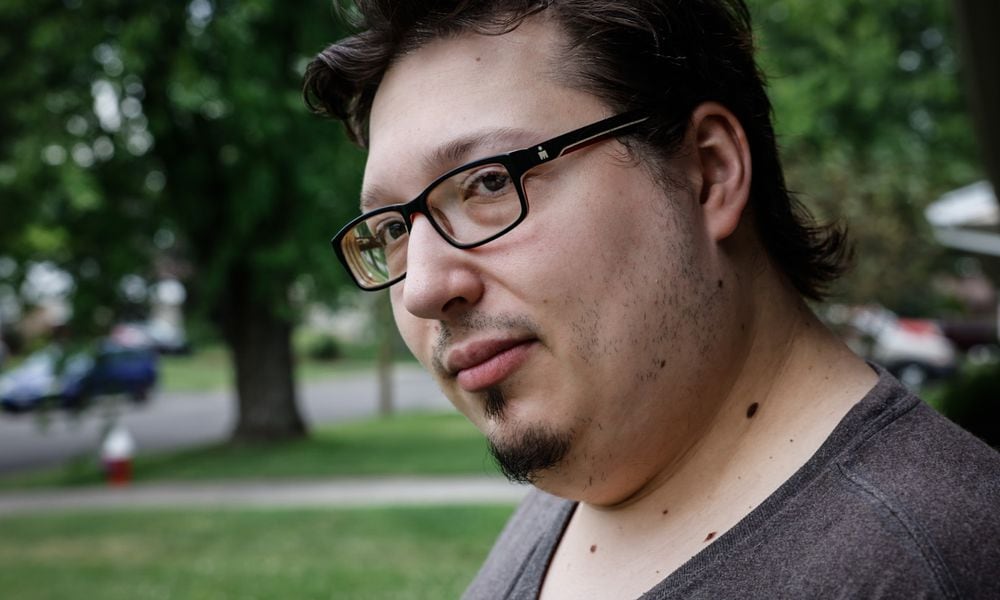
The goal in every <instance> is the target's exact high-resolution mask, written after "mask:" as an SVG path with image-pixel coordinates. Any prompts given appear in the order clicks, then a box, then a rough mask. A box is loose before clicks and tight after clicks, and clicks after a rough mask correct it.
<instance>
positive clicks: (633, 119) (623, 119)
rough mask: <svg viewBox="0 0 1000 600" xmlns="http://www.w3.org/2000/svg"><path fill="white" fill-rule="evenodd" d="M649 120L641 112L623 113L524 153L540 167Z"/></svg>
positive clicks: (563, 135)
mask: <svg viewBox="0 0 1000 600" xmlns="http://www.w3.org/2000/svg"><path fill="white" fill-rule="evenodd" d="M648 118H649V116H648V115H646V114H644V113H643V112H641V111H630V112H626V113H622V114H620V115H615V116H613V117H608V118H607V119H604V120H601V121H598V122H597V123H592V124H590V125H587V126H586V127H581V128H580V129H575V130H573V131H570V132H568V133H564V134H562V135H559V136H556V137H554V138H552V139H550V140H548V141H545V142H542V143H541V144H539V145H537V146H534V147H532V148H525V149H524V150H523V151H522V152H525V153H526V154H528V155H529V156H530V157H531V159H532V160H531V162H533V163H534V164H536V165H539V164H542V163H544V162H548V161H550V160H554V159H556V158H559V157H560V156H563V155H565V154H569V153H570V152H575V151H577V150H580V149H583V148H586V147H587V146H589V145H591V144H596V143H597V142H600V141H601V140H604V139H606V138H608V137H609V136H612V135H614V134H616V133H618V132H620V131H622V130H623V129H626V128H628V127H631V126H633V125H638V124H639V123H642V122H643V121H645V120H646V119H648Z"/></svg>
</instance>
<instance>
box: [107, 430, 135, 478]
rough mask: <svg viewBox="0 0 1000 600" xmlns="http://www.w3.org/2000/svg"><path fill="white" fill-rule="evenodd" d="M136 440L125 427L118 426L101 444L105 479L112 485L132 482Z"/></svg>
mask: <svg viewBox="0 0 1000 600" xmlns="http://www.w3.org/2000/svg"><path fill="white" fill-rule="evenodd" d="M134 454H135V440H134V439H133V438H132V434H131V433H129V432H128V429H125V428H124V427H123V426H121V425H118V424H116V425H115V426H114V427H112V428H111V431H109V432H108V435H107V436H106V437H105V438H104V443H103V444H101V463H102V464H103V465H104V478H105V481H107V482H108V483H109V484H110V485H126V484H127V483H128V482H129V481H131V480H132V456H133V455H134Z"/></svg>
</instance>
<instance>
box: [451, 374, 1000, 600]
mask: <svg viewBox="0 0 1000 600" xmlns="http://www.w3.org/2000/svg"><path fill="white" fill-rule="evenodd" d="M877 370H878V372H879V381H878V383H877V384H876V385H875V387H874V388H872V390H871V391H870V392H869V393H868V394H867V395H866V396H865V397H864V398H863V399H862V400H861V401H860V402H859V403H858V404H856V405H855V406H854V407H853V408H852V409H851V410H850V411H849V412H848V414H847V415H846V416H845V417H844V418H843V420H842V421H841V422H840V423H839V424H838V426H837V427H836V428H835V429H834V430H833V432H832V433H831V434H830V436H829V437H828V438H827V440H826V441H825V442H824V443H823V445H822V446H821V447H820V449H819V450H818V451H817V452H816V453H815V454H814V455H813V456H812V457H811V458H810V459H809V461H808V462H807V463H806V464H805V465H803V466H802V467H801V468H800V469H799V470H798V471H797V472H796V473H795V474H794V475H793V476H792V477H791V478H789V479H788V480H787V481H786V482H785V483H784V484H782V485H781V487H779V488H778V489H777V490H776V491H775V492H774V493H773V494H771V496H769V497H768V498H767V499H766V500H765V501H764V502H763V503H762V504H761V505H760V506H758V507H757V508H756V509H754V510H753V511H752V512H751V513H750V514H748V515H747V516H746V517H744V518H743V519H742V520H741V521H740V522H739V523H737V524H736V525H735V526H734V527H733V528H732V529H730V530H729V531H727V532H726V533H724V534H723V535H721V536H720V537H719V538H718V539H717V540H716V541H715V542H714V543H712V544H710V545H709V546H707V547H706V548H705V549H704V550H702V551H701V552H699V553H698V554H697V555H695V556H694V557H693V558H691V559H690V560H689V561H688V562H686V563H685V564H683V565H682V566H681V567H680V568H678V569H677V570H676V571H674V572H673V573H672V574H670V575H669V576H667V577H666V578H665V579H664V580H663V581H661V582H660V583H659V584H657V585H656V586H655V587H653V588H652V589H651V590H649V591H648V592H646V593H645V594H643V595H642V597H641V599H642V600H666V599H680V598H684V599H700V598H705V599H709V598H711V599H720V598H740V599H741V600H744V599H746V600H749V599H755V598H760V599H768V600H773V599H775V598H991V599H1000V454H998V453H997V452H996V451H995V450H994V449H992V448H990V447H989V446H987V445H986V444H984V443H983V442H981V441H980V440H978V439H976V438H975V437H973V436H972V435H971V434H969V433H968V432H966V431H964V430H963V429H961V428H959V427H958V426H957V425H955V424H953V423H952V422H950V421H948V420H947V419H945V418H944V417H942V416H941V415H939V414H938V413H937V412H935V411H934V410H933V409H931V408H930V407H928V406H927V405H926V404H924V403H923V402H921V401H920V400H919V399H918V398H917V397H915V396H914V395H913V394H911V393H910V392H909V391H908V390H907V389H906V388H904V387H903V386H902V384H900V383H899V382H898V381H897V380H896V379H895V378H894V377H892V376H891V375H889V374H888V373H887V372H886V371H884V370H882V369H877ZM575 508H576V503H575V502H572V501H569V500H565V499H562V498H557V497H555V496H552V495H549V494H546V493H544V492H542V491H539V490H532V492H531V493H530V494H529V495H528V497H527V498H526V499H525V500H524V501H523V503H522V504H521V505H520V507H519V508H518V509H517V511H516V512H515V513H514V515H513V516H512V517H511V519H510V521H509V522H508V523H507V526H506V527H505V529H504V531H503V532H502V533H501V534H500V537H499V539H498V540H497V542H496V545H495V546H494V547H493V550H492V551H491V552H490V555H489V557H488V558H487V559H486V563H485V564H484V565H483V567H482V569H481V570H480V572H479V574H478V575H477V576H476V578H475V580H474V581H473V582H472V584H471V585H470V587H469V588H468V590H466V593H465V595H464V596H463V599H464V600H486V599H490V600H493V599H506V600H534V599H536V598H537V597H538V594H539V590H540V589H541V585H542V582H543V580H544V577H545V572H546V570H547V569H548V565H549V562H550V561H551V559H552V556H553V554H554V552H555V550H556V547H557V546H558V543H559V540H560V538H561V537H562V534H563V531H564V530H565V528H566V525H567V524H568V522H569V519H570V517H571V516H572V514H573V510H574V509H575Z"/></svg>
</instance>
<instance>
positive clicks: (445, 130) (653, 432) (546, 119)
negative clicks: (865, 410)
mask: <svg viewBox="0 0 1000 600" xmlns="http://www.w3.org/2000/svg"><path fill="white" fill-rule="evenodd" d="M558 40H559V37H558V35H557V31H556V29H555V28H554V27H553V26H552V25H551V24H549V23H546V22H539V21H537V20H536V21H529V22H526V23H525V24H524V25H522V26H521V27H520V28H518V29H517V30H515V31H514V32H512V33H509V34H506V35H502V36H480V35H471V34H470V35H463V36H459V37H455V38H450V39H445V40H438V41H435V42H433V43H431V44H429V45H427V46H425V47H423V48H421V49H419V50H417V51H415V52H413V53H411V54H408V55H405V56H403V57H401V58H400V59H399V60H398V61H397V62H396V63H395V64H394V65H393V66H392V67H391V68H390V69H389V71H388V72H387V73H386V76H385V78H384V80H383V82H382V84H381V86H380V88H379V91H378V94H377V96H376V98H375V102H374V106H373V110H372V114H371V126H370V153H369V158H368V164H367V168H366V172H365V183H364V187H365V191H366V193H367V194H368V195H369V196H372V197H377V198H378V199H379V204H383V203H400V202H404V201H407V200H410V199H411V198H413V197H415V196H416V195H417V194H418V193H419V192H420V191H421V190H422V189H423V188H424V187H426V186H427V185H428V184H429V183H430V182H431V181H432V180H433V179H435V177H437V176H438V175H440V174H441V173H443V172H445V171H447V170H448V169H451V168H454V167H456V166H459V165H461V164H463V163H465V162H468V161H470V160H474V159H477V158H482V157H485V156H490V155H494V154H498V153H502V152H506V151H509V150H513V149H516V148H523V147H527V146H530V145H532V144H535V143H538V142H540V141H543V140H546V139H548V138H550V137H553V136H555V135H558V134H561V133H564V132H566V131H569V130H572V129H575V128H577V127H580V126H583V125H586V124H589V123H592V122H594V121H597V120H599V119H601V118H604V117H607V116H610V114H611V113H610V111H609V109H608V108H607V107H606V106H604V104H603V103H602V102H601V101H599V100H598V99H597V98H595V97H594V96H592V95H590V94H587V93H585V92H581V91H578V90H574V89H570V88H569V87H567V86H566V85H565V84H561V83H559V82H557V80H556V78H555V77H553V75H552V73H553V69H555V68H557V67H558V65H557V64H556V63H557V60H556V59H557V58H558V50H557V43H558ZM690 162H691V161H690V160H684V159H679V160H678V161H677V165H676V168H674V169H673V171H672V173H673V174H675V175H676V176H677V178H678V179H679V180H680V181H681V185H678V186H676V187H677V188H678V189H677V190H676V191H671V192H665V191H664V189H663V188H662V186H660V185H658V184H657V183H656V182H655V181H654V180H653V178H652V177H651V176H650V175H649V170H647V169H645V168H643V167H642V166H640V165H639V164H638V162H637V161H636V160H635V158H634V157H633V156H631V155H630V154H629V153H628V152H627V151H626V149H625V148H624V147H623V146H622V145H621V144H620V143H619V142H617V141H615V140H609V141H605V142H602V143H600V144H597V145H594V146H591V147H589V148H586V149H584V150H581V151H578V152H575V153H572V154H570V155H567V156H565V157H562V158H559V159H558V160H555V161H553V162H551V163H547V164H546V165H543V166H542V167H539V168H537V169H536V170H534V171H531V172H530V173H529V176H528V178H527V179H526V181H525V189H526V193H527V197H528V203H529V212H528V216H527V218H526V220H525V221H524V222H523V223H521V224H520V225H518V226H517V228H515V229H514V230H512V231H511V232H509V233H508V234H506V235H505V236H503V237H501V238H499V239H497V240H495V241H492V242H490V243H489V244H486V245H485V246H481V247H479V248H475V249H472V250H460V249H457V248H454V247H452V246H450V245H449V244H448V243H447V242H445V240H443V239H442V238H441V237H440V236H439V235H438V234H437V233H436V232H435V231H434V230H433V228H432V227H431V225H430V223H428V221H427V219H426V218H425V217H423V216H421V215H418V216H416V217H415V219H414V223H413V228H412V231H411V233H410V240H409V246H408V258H407V276H406V279H404V280H403V281H402V282H400V283H398V284H396V285H395V286H393V288H392V289H391V294H392V305H393V310H394V313H395V317H396V322H397V324H398V325H399V329H400V331H401V333H402V335H403V338H404V339H405V341H406V343H407V345H408V346H409V348H410V349H411V350H412V351H413V353H414V354H415V355H416V356H417V358H418V359H419V360H420V361H421V362H422V363H423V364H424V365H425V366H426V367H427V368H428V369H430V370H431V371H432V373H433V374H434V375H435V377H436V378H437V380H438V382H439V384H440V386H441V388H442V389H443V390H444V392H445V394H446V395H447V396H448V397H449V399H450V400H451V401H452V402H453V403H454V404H455V406H456V407H457V408H458V409H459V410H460V411H462V412H463V413H464V414H465V415H466V416H468V417H469V419H471V420H472V421H473V422H474V423H475V424H476V425H477V426H478V427H479V428H480V429H481V430H482V431H483V432H484V433H485V434H486V435H487V437H488V438H489V439H490V441H491V443H492V445H493V446H494V447H495V448H496V449H497V450H496V451H497V453H499V454H500V455H502V456H503V457H504V460H506V461H509V465H512V468H513V469H514V470H515V471H516V470H518V469H523V472H522V473H519V475H523V476H527V477H529V478H531V479H532V480H534V481H535V482H536V483H537V484H538V485H539V486H540V487H543V488H545V489H549V490H550V491H555V492H556V493H563V494H566V495H575V496H576V497H586V495H587V494H589V493H592V494H593V497H594V499H595V500H604V501H614V500H615V499H616V496H617V495H620V493H621V492H620V491H617V487H616V486H617V484H618V483H619V482H620V481H624V480H625V478H631V479H633V480H634V479H635V477H636V476H639V477H641V476H642V473H643V472H645V471H651V470H652V469H655V468H657V467H663V464H661V463H663V462H664V461H670V460H673V459H675V458H676V457H677V456H678V455H679V454H680V453H682V452H683V451H684V450H686V449H687V448H688V447H689V446H690V445H691V443H693V441H694V438H695V437H696V436H697V434H698V432H699V427H701V426H702V424H703V423H704V422H705V421H706V419H707V415H708V414H709V413H710V412H711V407H708V406H704V405H703V404H704V403H699V401H698V397H699V395H700V393H699V391H700V390H703V383H704V381H703V380H704V379H705V366H706V365H708V364H710V361H712V360H718V359H717V358H713V357H712V356H709V354H710V353H711V352H712V351H713V347H714V346H716V343H715V339H716V336H715V334H714V332H715V331H716V328H715V327H714V326H713V325H714V323H713V319H715V318H716V316H717V315H718V313H719V312H720V310H721V309H720V308H719V306H720V303H719V302H718V300H717V298H718V296H719V294H718V288H717V284H718V280H719V279H721V277H717V276H716V272H717V271H718V266H717V265H716V260H715V253H714V247H713V246H712V244H710V243H709V241H708V240H707V236H706V234H705V232H704V226H703V222H702V219H701V213H700V211H699V203H698V199H697V196H696V195H695V194H694V193H692V192H690V191H685V189H687V188H688V187H689V186H686V185H684V183H685V182H687V181H689V180H690V179H691V178H690V177H689V173H687V172H686V169H687V165H688V164H689V163H690ZM376 190H377V192H376ZM367 208H375V206H371V207H367ZM588 490H590V491H588Z"/></svg>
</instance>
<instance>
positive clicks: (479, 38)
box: [364, 19, 605, 202]
mask: <svg viewBox="0 0 1000 600" xmlns="http://www.w3.org/2000/svg"><path fill="white" fill-rule="evenodd" d="M560 43H561V36H560V34H559V32H558V30H557V29H556V27H555V26H554V25H552V24H550V23H548V22H546V21H544V20H541V19H533V20H528V21H525V22H524V23H523V24H522V25H521V26H520V27H518V28H517V29H515V30H514V31H512V32H510V33H507V34H504V35H494V36H487V35H478V34H471V33H470V34H463V35H460V36H456V37H451V38H446V39H439V40H435V41H433V42H431V43H429V44H427V45H426V46H423V47H421V48H420V49H418V50H416V51H414V52H412V53H409V54H407V55H405V56H403V57H401V58H400V59H398V60H397V61H396V62H395V63H394V64H393V65H392V66H391V67H390V68H389V69H388V71H387V72H386V74H385V77H384V78H383V80H382V83H381V85H380V86H379V89H378V93H377V94H376V96H375V99H374V102H373V104H372V111H371V119H370V126H369V152H368V163H367V166H366V169H365V184H364V188H365V189H366V191H368V192H370V191H371V190H374V189H378V190H379V191H380V194H388V195H389V196H391V197H392V198H391V199H390V201H392V202H402V201H405V200H408V199H410V198H411V197H413V196H415V195H416V194H417V193H418V192H419V191H420V190H421V189H423V186H425V185H427V184H428V183H430V181H432V180H433V179H434V178H435V177H436V176H438V175H440V174H441V173H443V172H444V171H446V170H447V169H449V168H452V167H455V166H458V165H459V164H461V163H462V162H466V161H468V160H473V159H475V158H481V157H483V156H487V155H490V154H496V153H498V152H505V151H508V150H513V149H515V148H517V147H522V146H526V145H529V144H532V143H535V142H538V141H541V140H542V139H544V138H545V137H547V136H551V135H555V134H558V133H562V132H564V131H568V130H569V129H573V128H575V127H579V126H580V125H584V124H586V123H587V122H589V121H590V120H596V119H597V118H600V117H602V116H604V115H605V109H604V107H603V104H602V103H601V102H600V101H599V100H598V99H597V98H596V97H594V96H592V95H590V94H586V93H584V92H581V91H578V90H574V89H571V88H569V87H568V86H566V85H565V84H562V83H560V82H559V79H560V77H558V75H557V74H556V73H555V72H554V69H555V68H557V66H558V57H559V54H560Z"/></svg>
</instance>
